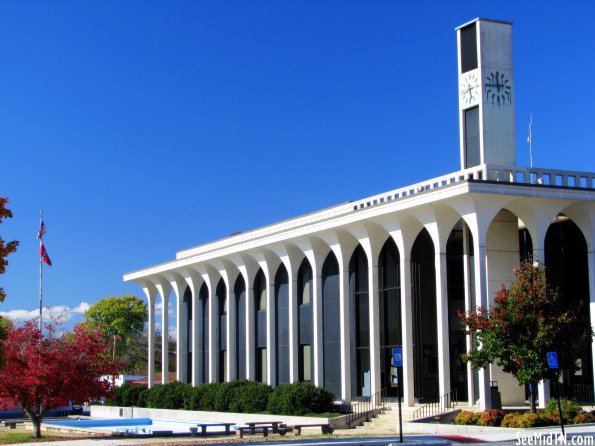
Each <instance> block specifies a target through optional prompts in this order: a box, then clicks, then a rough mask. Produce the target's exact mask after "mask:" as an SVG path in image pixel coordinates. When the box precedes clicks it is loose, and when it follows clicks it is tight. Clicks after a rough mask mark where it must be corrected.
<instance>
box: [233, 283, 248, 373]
mask: <svg viewBox="0 0 595 446" xmlns="http://www.w3.org/2000/svg"><path fill="white" fill-rule="evenodd" d="M234 294H235V298H236V318H235V320H236V377H237V379H245V378H246V286H245V284H244V278H243V277H242V276H241V275H240V276H239V277H238V280H236V284H235V287H234Z"/></svg>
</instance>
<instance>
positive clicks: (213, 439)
mask: <svg viewBox="0 0 595 446" xmlns="http://www.w3.org/2000/svg"><path fill="white" fill-rule="evenodd" d="M440 426H441V425H433V424H429V425H427V427H428V429H427V431H428V432H425V433H422V432H419V433H417V434H413V435H412V434H405V435H404V442H405V443H417V444H420V442H425V441H428V442H429V443H433V441H431V440H429V437H432V438H433V439H435V440H436V441H438V440H442V441H445V440H446V441H448V442H450V443H451V444H457V443H463V444H464V443H477V442H487V443H497V442H514V444H519V445H520V444H523V445H540V444H543V445H556V444H558V445H562V444H565V443H564V442H562V441H561V440H560V439H559V438H558V436H559V435H561V430H560V427H559V426H558V427H548V428H540V429H506V428H483V429H481V430H478V431H477V432H473V428H472V427H470V426H466V427H469V428H470V429H468V430H466V431H463V430H459V431H453V430H452V429H440ZM443 426H445V427H449V428H450V427H451V426H450V425H443ZM564 428H565V432H566V440H567V443H566V444H569V445H570V444H577V445H593V444H595V424H581V425H570V426H565V427H564ZM395 430H396V429H395ZM440 430H442V431H443V432H438V431H440ZM335 435H336V436H337V437H338V438H337V437H333V438H332V439H331V438H329V440H331V441H333V440H335V441H336V440H340V439H345V440H347V441H350V440H351V439H352V440H355V439H357V438H358V437H357V436H355V435H354V434H353V430H349V431H347V430H336V431H335ZM395 436H398V433H397V432H393V433H378V435H377V436H376V435H375V436H373V437H374V438H375V439H378V440H380V439H381V438H382V437H387V438H386V443H387V444H388V443H395ZM369 437H370V438H372V436H369ZM549 437H551V439H550V438H549ZM318 438H319V439H321V438H320V437H318ZM361 438H368V436H366V437H361ZM573 438H574V440H573ZM300 439H301V437H296V436H293V435H288V436H285V437H277V436H275V437H268V439H265V438H264V437H260V436H256V437H249V438H245V439H244V440H243V441H242V440H239V439H237V438H236V437H235V436H209V437H173V438H172V437H164V438H110V437H98V438H89V439H84V440H68V441H60V442H59V444H60V445H66V446H125V445H153V446H157V445H159V446H171V445H174V444H175V445H184V444H189V445H190V444H199V443H239V442H264V441H267V442H274V443H279V442H284V441H288V442H291V441H292V440H293V441H299V440H300ZM321 440H322V441H324V439H321ZM424 440H425V441H424ZM397 442H398V440H397ZM40 444H45V443H39V442H32V443H21V446H40ZM47 444H48V446H51V445H57V444H58V443H56V442H47Z"/></svg>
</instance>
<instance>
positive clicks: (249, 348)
mask: <svg viewBox="0 0 595 446" xmlns="http://www.w3.org/2000/svg"><path fill="white" fill-rule="evenodd" d="M244 279H245V280H246V333H247V336H246V373H247V375H248V376H246V378H247V379H248V380H249V381H254V379H255V378H256V358H255V351H254V350H255V348H256V338H255V336H254V327H255V325H254V322H255V321H254V288H253V286H254V284H253V282H252V281H253V280H254V278H253V277H245V278H244Z"/></svg>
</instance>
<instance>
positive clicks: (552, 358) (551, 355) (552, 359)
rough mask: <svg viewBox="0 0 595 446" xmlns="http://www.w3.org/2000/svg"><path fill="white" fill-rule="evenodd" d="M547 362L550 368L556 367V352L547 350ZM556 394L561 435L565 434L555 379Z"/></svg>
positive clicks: (558, 383) (558, 385) (558, 387)
mask: <svg viewBox="0 0 595 446" xmlns="http://www.w3.org/2000/svg"><path fill="white" fill-rule="evenodd" d="M547 364H548V366H549V368H550V369H558V368H559V366H558V353H557V352H547ZM556 394H557V397H558V416H559V417H560V427H561V428H562V435H563V436H566V434H565V433H564V419H563V418H562V405H561V404H560V382H558V380H556Z"/></svg>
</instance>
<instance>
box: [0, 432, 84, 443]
mask: <svg viewBox="0 0 595 446" xmlns="http://www.w3.org/2000/svg"><path fill="white" fill-rule="evenodd" d="M76 439H77V437H76V436H69V437H64V436H63V435H59V434H58V435H46V434H45V433H42V437H41V438H35V437H34V436H33V431H25V432H23V431H21V432H8V431H6V430H3V429H0V444H19V443H44V442H48V441H63V440H76Z"/></svg>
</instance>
